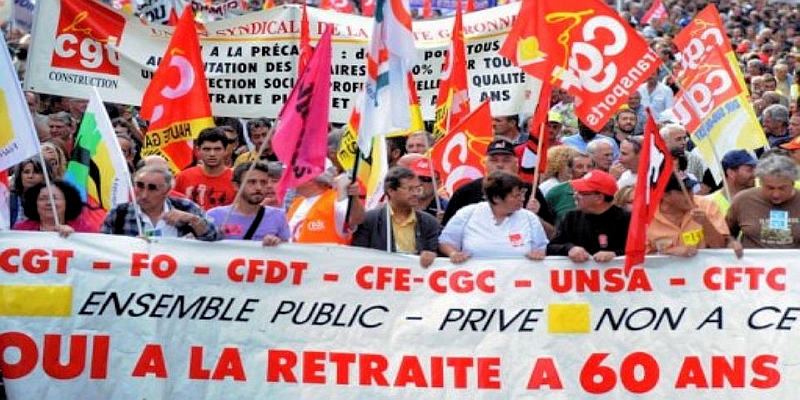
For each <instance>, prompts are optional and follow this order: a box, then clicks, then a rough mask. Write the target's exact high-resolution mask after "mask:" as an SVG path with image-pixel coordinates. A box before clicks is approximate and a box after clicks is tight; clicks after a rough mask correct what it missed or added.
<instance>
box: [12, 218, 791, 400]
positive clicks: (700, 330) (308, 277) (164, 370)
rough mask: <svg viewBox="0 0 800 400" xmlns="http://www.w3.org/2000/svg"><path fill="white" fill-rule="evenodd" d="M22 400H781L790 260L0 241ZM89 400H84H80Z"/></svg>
mask: <svg viewBox="0 0 800 400" xmlns="http://www.w3.org/2000/svg"><path fill="white" fill-rule="evenodd" d="M0 244H2V246H0V248H2V250H0V282H2V285H0V322H2V325H1V326H2V329H1V330H0V368H2V370H3V374H4V376H5V383H6V387H7V391H8V394H9V396H10V397H9V398H10V400H24V399H36V400H42V399H54V400H55V399H58V400H61V399H65V398H87V397H86V396H90V397H91V398H93V399H148V400H154V399H181V398H186V399H222V398H236V399H253V398H275V399H322V398H324V399H330V400H337V399H467V398H468V399H511V398H535V399H547V400H549V399H587V398H591V397H592V396H591V395H603V398H617V399H633V398H636V399H683V398H690V399H720V400H722V399H724V400H730V399H762V398H773V399H791V398H795V397H796V392H797V388H798V387H800V354H798V352H797V351H796V346H795V345H796V342H797V336H796V334H795V333H794V332H795V329H796V324H797V323H796V320H797V318H798V314H800V307H798V299H800V291H798V288H797V287H795V286H794V284H795V283H796V282H800V271H798V270H797V269H796V268H790V266H791V265H792V260H793V258H794V257H796V253H797V252H796V251H788V250H787V251H755V250H751V251H746V252H745V257H744V258H743V259H741V260H738V261H737V260H736V259H735V258H734V256H733V254H732V253H731V252H730V251H703V252H701V254H700V255H698V256H696V257H693V258H690V259H683V258H680V259H678V258H664V257H659V258H652V259H648V260H647V264H646V268H645V269H637V270H635V271H634V272H633V274H632V275H631V276H630V277H627V278H626V277H625V276H624V275H623V273H622V259H617V260H616V261H615V262H612V264H611V266H609V265H595V264H591V263H587V264H583V265H573V264H572V263H570V262H568V261H566V260H564V259H562V258H548V259H547V260H544V261H540V262H535V261H528V260H525V259H522V258H520V259H505V260H498V259H484V260H471V261H469V262H467V263H466V264H464V265H459V266H453V265H450V264H449V263H448V262H446V260H444V259H440V260H437V262H436V263H435V264H434V265H433V266H432V267H430V268H429V269H427V270H424V269H422V268H420V267H419V266H418V264H417V262H418V261H417V259H416V258H415V257H413V256H400V255H390V254H387V253H385V252H379V251H373V250H364V249H358V248H350V247H339V246H330V247H328V246H299V245H280V246H278V247H276V248H263V247H261V246H260V245H259V244H258V243H253V242H242V241H239V242H222V243H212V244H209V243H202V242H195V241H179V240H164V241H162V242H154V243H147V242H145V241H143V240H140V239H134V238H127V237H117V236H98V235H89V234H75V235H73V236H71V237H70V238H68V239H61V238H58V237H57V236H56V235H55V234H52V235H51V234H43V233H19V232H12V233H7V232H2V233H0ZM89 394H91V395H89Z"/></svg>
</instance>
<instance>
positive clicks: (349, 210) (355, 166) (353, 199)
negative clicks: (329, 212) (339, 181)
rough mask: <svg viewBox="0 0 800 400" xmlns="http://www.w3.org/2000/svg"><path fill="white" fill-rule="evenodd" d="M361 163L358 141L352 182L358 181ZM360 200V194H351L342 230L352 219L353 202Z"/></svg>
mask: <svg viewBox="0 0 800 400" xmlns="http://www.w3.org/2000/svg"><path fill="white" fill-rule="evenodd" d="M360 163H361V149H359V148H358V142H356V159H355V161H353V176H352V177H351V178H350V184H353V183H356V182H357V179H358V165H359V164H360ZM354 201H358V194H356V195H353V196H350V200H348V201H347V211H345V213H344V221H343V222H342V228H343V229H342V231H346V229H344V228H347V221H348V220H349V219H350V212H351V211H352V209H353V202H354Z"/></svg>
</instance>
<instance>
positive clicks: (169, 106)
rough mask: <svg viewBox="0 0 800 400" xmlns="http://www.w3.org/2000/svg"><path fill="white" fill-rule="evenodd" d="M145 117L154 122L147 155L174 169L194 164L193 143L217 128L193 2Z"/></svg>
mask: <svg viewBox="0 0 800 400" xmlns="http://www.w3.org/2000/svg"><path fill="white" fill-rule="evenodd" d="M141 114H142V117H143V118H144V119H146V120H148V121H149V122H150V126H149V128H148V129H147V132H146V133H145V137H144V148H143V149H142V156H148V155H151V154H158V155H162V156H164V157H165V158H166V159H167V160H168V161H169V162H170V164H171V167H172V168H173V169H174V170H180V169H183V168H185V167H186V166H188V165H189V164H190V163H191V162H192V146H191V141H192V140H193V139H194V138H196V137H197V135H198V134H199V133H200V131H201V130H203V129H205V128H207V127H212V126H214V119H213V118H212V117H211V115H212V114H211V103H209V101H208V86H207V84H206V76H205V73H204V71H203V58H202V55H201V54H200V40H199V39H198V38H197V31H196V30H195V23H194V15H193V14H192V8H191V6H187V7H186V8H185V9H184V10H183V13H182V14H181V18H180V20H179V21H178V26H177V27H176V28H175V33H174V34H173V36H172V39H171V40H170V42H169V46H167V51H166V53H165V54H164V58H163V59H162V60H161V64H159V67H158V69H157V70H156V72H155V74H154V75H153V80H152V81H150V84H149V85H148V86H147V89H145V92H144V97H143V98H142V111H141Z"/></svg>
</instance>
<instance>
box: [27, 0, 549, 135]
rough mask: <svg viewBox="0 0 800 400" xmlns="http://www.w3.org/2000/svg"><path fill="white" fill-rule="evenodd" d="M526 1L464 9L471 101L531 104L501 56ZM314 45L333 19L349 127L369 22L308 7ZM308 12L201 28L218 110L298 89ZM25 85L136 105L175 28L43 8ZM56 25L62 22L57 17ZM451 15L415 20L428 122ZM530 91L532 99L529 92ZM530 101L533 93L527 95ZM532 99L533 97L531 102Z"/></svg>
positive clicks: (507, 106) (58, 6)
mask: <svg viewBox="0 0 800 400" xmlns="http://www.w3.org/2000/svg"><path fill="white" fill-rule="evenodd" d="M518 10H519V4H518V3H515V4H510V5H506V6H502V7H495V8H492V9H489V10H484V11H479V12H474V13H469V14H466V15H464V31H465V35H466V47H467V59H468V61H467V67H468V71H469V84H470V96H471V100H472V104H473V105H474V107H477V105H478V104H479V103H480V101H481V100H483V99H484V98H487V97H488V98H491V99H492V111H493V114H494V115H506V114H517V113H518V112H521V111H530V110H533V109H534V106H535V103H536V101H537V100H538V99H537V98H536V97H537V95H538V87H539V86H538V85H539V84H538V82H537V84H536V85H535V86H534V83H533V82H534V80H533V79H532V78H530V77H527V76H525V74H524V73H523V72H522V71H521V70H519V69H518V68H516V67H514V66H511V63H510V62H509V61H508V60H506V59H505V58H503V57H501V56H499V55H498V54H497V50H498V49H499V48H500V46H501V45H502V43H503V40H505V37H506V34H507V33H508V31H509V30H510V29H511V24H512V22H513V20H514V18H515V16H516V14H517V12H518ZM308 12H309V21H310V24H311V37H312V41H316V40H318V38H319V36H320V34H321V32H322V29H323V27H324V24H325V23H330V24H333V26H334V28H335V32H334V38H333V46H334V48H333V58H334V59H333V67H332V74H333V76H332V96H331V121H333V122H339V123H345V122H347V119H348V117H349V116H350V109H351V108H352V107H353V105H354V102H355V98H356V94H357V93H358V91H359V90H360V89H361V87H362V86H363V85H364V82H365V81H366V77H365V74H366V63H365V56H366V47H367V44H368V41H369V35H370V32H371V26H372V19H371V18H366V17H361V16H355V15H348V14H340V13H335V12H332V11H325V10H320V9H316V8H311V7H309V8H308ZM300 16H301V11H300V8H299V7H296V6H281V7H277V8H273V9H270V10H267V11H261V12H253V13H249V14H246V15H243V16H240V17H236V18H231V19H226V20H222V21H216V22H210V23H207V24H205V25H203V27H204V29H203V32H202V33H201V35H202V36H201V45H202V46H203V58H204V60H205V63H206V71H205V73H206V78H207V81H208V86H209V93H210V97H211V103H212V107H213V111H214V114H215V115H219V116H235V117H263V116H267V117H275V116H276V115H277V114H278V111H279V110H280V108H281V106H282V105H283V101H284V100H285V99H286V98H287V96H288V94H289V91H290V90H291V88H292V87H293V86H294V82H295V79H296V75H297V72H296V71H295V65H296V62H297V55H298V45H297V43H298V40H299V31H300ZM36 18H37V19H38V21H40V22H41V23H37V24H36V27H35V29H36V32H35V34H34V41H33V50H32V51H31V52H30V54H29V58H30V62H29V63H28V70H27V76H26V79H25V85H26V87H27V88H28V89H30V90H33V91H38V92H45V93H52V94H58V95H65V96H83V97H88V91H89V90H90V87H92V86H94V87H96V88H97V89H98V90H99V91H100V95H101V97H102V98H103V99H104V100H105V101H109V102H117V103H124V104H133V105H139V104H140V103H141V99H142V94H143V93H144V89H145V87H146V86H147V84H148V82H149V80H150V78H151V77H152V73H153V71H154V70H155V68H156V66H157V65H158V63H159V61H160V58H161V57H162V55H163V53H164V51H165V49H166V46H167V43H168V39H169V37H170V35H171V34H172V28H169V27H162V26H150V25H145V24H143V23H142V22H141V21H139V20H137V19H133V18H131V17H126V16H125V15H124V14H121V13H117V12H115V11H113V10H111V9H108V8H105V7H102V6H100V5H98V4H96V3H94V2H92V1H91V0H61V1H58V0H56V1H48V2H43V3H42V4H40V5H39V9H38V11H37V16H36ZM55 21H58V22H57V23H55ZM452 26H453V18H446V19H440V20H436V21H423V22H416V21H415V22H414V34H415V39H416V45H417V48H418V51H419V56H418V59H419V60H420V61H419V64H417V65H416V66H415V68H414V72H415V74H416V77H415V78H416V80H417V89H418V94H419V96H420V102H421V106H422V110H423V115H424V117H425V119H433V115H434V107H435V104H436V101H435V96H436V94H437V93H438V85H439V76H440V73H441V68H442V64H443V61H444V52H445V51H446V49H447V46H448V44H449V37H450V34H451V31H452ZM531 93H533V95H531ZM531 97H533V99H530V98H531ZM526 100H528V101H526Z"/></svg>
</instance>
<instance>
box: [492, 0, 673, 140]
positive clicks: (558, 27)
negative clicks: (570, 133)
mask: <svg viewBox="0 0 800 400" xmlns="http://www.w3.org/2000/svg"><path fill="white" fill-rule="evenodd" d="M519 15H520V16H524V18H523V17H520V18H517V19H516V20H515V21H514V25H513V26H512V27H511V31H510V32H509V34H508V37H507V39H506V41H505V43H503V46H502V48H501V49H500V54H501V55H503V56H504V57H506V58H508V59H509V60H511V61H512V62H513V63H514V64H515V65H518V66H519V67H520V68H522V69H523V70H524V71H525V72H526V73H528V74H530V75H532V76H534V77H536V78H539V79H541V80H542V81H544V83H545V84H548V83H550V84H554V85H558V86H559V87H561V88H562V89H564V90H566V91H567V92H569V93H570V94H572V95H574V96H575V113H576V114H577V115H578V117H579V118H580V119H581V120H582V121H584V122H585V123H586V125H587V126H589V127H591V128H592V129H594V130H595V131H597V132H599V131H600V130H601V129H602V128H603V127H604V126H605V124H606V122H607V121H608V120H609V119H610V118H611V117H613V116H614V114H615V113H616V112H617V110H619V109H620V108H621V107H622V106H623V105H625V104H627V102H628V97H630V94H631V93H632V92H633V91H635V90H636V89H637V88H638V87H639V86H640V85H641V84H642V83H644V81H645V79H646V78H647V77H649V76H650V75H652V74H654V73H655V72H656V70H657V69H658V66H659V64H660V63H661V60H660V59H659V58H658V57H657V56H656V54H655V53H654V52H653V51H652V50H651V49H650V47H649V46H648V45H647V42H646V41H645V40H644V39H642V37H641V36H639V34H638V33H636V31H635V30H634V29H633V28H632V27H631V26H630V25H629V24H628V23H627V22H625V21H623V20H622V19H620V17H619V15H618V14H617V12H616V11H614V10H613V9H611V8H610V7H608V6H607V5H606V4H604V3H603V2H601V1H599V0H586V1H581V0H564V1H555V0H549V1H548V0H544V1H543V0H523V2H522V6H521V8H520V12H519Z"/></svg>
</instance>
